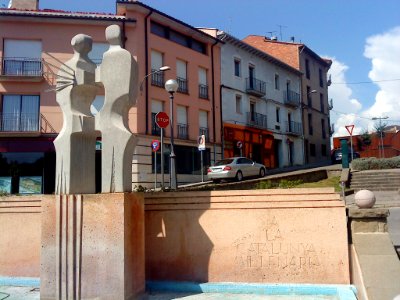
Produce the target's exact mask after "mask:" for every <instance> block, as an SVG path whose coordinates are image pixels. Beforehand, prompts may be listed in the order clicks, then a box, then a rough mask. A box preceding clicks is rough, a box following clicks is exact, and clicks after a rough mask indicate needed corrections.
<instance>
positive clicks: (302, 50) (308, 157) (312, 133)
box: [244, 35, 333, 164]
mask: <svg viewBox="0 0 400 300" xmlns="http://www.w3.org/2000/svg"><path fill="white" fill-rule="evenodd" d="M244 41H245V42H246V43H248V44H250V45H252V46H253V47H255V48H258V49H259V50H261V51H264V52H266V53H268V54H270V55H272V56H274V57H276V58H278V59H280V60H282V61H283V62H285V63H287V64H288V65H290V66H292V67H294V68H296V69H298V70H299V71H301V72H302V73H303V74H302V79H301V108H302V124H303V139H304V163H305V164H324V163H328V162H329V161H330V148H331V145H330V136H331V135H332V133H333V130H331V126H330V118H329V111H330V109H332V105H331V104H329V102H328V86H329V85H330V81H329V80H328V79H327V72H328V70H329V68H330V66H331V64H332V61H331V60H329V59H324V58H322V57H320V56H319V55H318V54H316V53H315V52H314V51H312V50H311V49H310V48H308V47H307V46H306V45H304V44H301V43H295V42H282V41H278V40H276V39H269V38H267V37H264V36H258V35H249V36H247V37H246V38H245V39H244Z"/></svg>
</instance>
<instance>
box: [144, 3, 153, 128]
mask: <svg viewBox="0 0 400 300" xmlns="http://www.w3.org/2000/svg"><path fill="white" fill-rule="evenodd" d="M152 13H153V10H150V12H149V13H148V14H147V15H146V17H145V18H144V61H145V70H146V72H145V75H146V74H149V51H148V47H149V41H148V38H149V37H148V33H147V32H148V25H147V23H148V22H147V20H148V18H149V17H150V15H151V14H152ZM147 80H148V77H146V89H145V90H146V96H145V104H146V135H147V134H148V127H149V85H148V81H147Z"/></svg>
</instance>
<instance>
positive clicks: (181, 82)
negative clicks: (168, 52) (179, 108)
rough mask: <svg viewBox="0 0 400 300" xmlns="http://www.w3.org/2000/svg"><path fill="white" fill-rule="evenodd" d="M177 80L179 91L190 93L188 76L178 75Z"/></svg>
mask: <svg viewBox="0 0 400 300" xmlns="http://www.w3.org/2000/svg"><path fill="white" fill-rule="evenodd" d="M176 81H177V82H178V92H179V93H184V94H188V93H189V90H188V81H187V79H186V78H181V77H177V78H176Z"/></svg>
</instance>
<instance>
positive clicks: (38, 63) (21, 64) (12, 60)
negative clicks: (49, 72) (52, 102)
mask: <svg viewBox="0 0 400 300" xmlns="http://www.w3.org/2000/svg"><path fill="white" fill-rule="evenodd" d="M42 79H43V61H42V59H41V58H23V57H3V58H1V66H0V80H1V81H15V80H18V81H33V82H39V81H42Z"/></svg>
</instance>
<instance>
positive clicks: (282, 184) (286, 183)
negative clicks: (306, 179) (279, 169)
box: [279, 179, 303, 189]
mask: <svg viewBox="0 0 400 300" xmlns="http://www.w3.org/2000/svg"><path fill="white" fill-rule="evenodd" d="M302 183H303V181H302V180H299V179H298V180H287V179H282V180H281V181H279V188H281V189H290V188H294V187H296V186H298V185H300V184H302Z"/></svg>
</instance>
